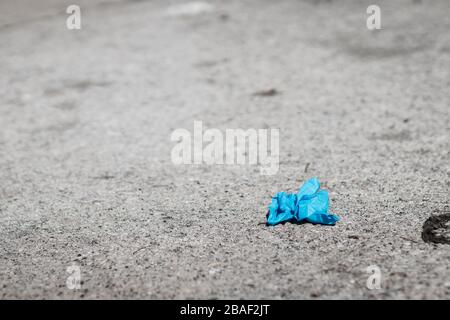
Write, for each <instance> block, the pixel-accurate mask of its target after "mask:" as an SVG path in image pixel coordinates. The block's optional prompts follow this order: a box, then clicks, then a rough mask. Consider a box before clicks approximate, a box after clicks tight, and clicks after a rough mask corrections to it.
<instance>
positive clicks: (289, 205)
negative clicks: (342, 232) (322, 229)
mask: <svg viewBox="0 0 450 320" xmlns="http://www.w3.org/2000/svg"><path fill="white" fill-rule="evenodd" d="M327 211H328V192H327V191H325V190H320V183H319V180H317V178H311V179H309V180H308V181H306V182H305V183H304V184H303V185H302V186H301V187H300V190H299V191H298V193H297V194H289V193H285V192H278V193H277V195H276V196H275V197H273V198H272V203H271V204H270V206H269V212H268V213H267V225H269V226H274V225H276V224H278V223H281V222H286V221H295V222H300V221H303V220H306V221H308V222H311V223H314V224H316V223H319V224H327V225H334V224H335V223H336V222H337V221H339V217H338V216H335V215H333V214H329V213H327Z"/></svg>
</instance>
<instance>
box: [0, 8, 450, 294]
mask: <svg viewBox="0 0 450 320" xmlns="http://www.w3.org/2000/svg"><path fill="white" fill-rule="evenodd" d="M74 2H75V3H76V4H79V5H80V6H81V9H82V29H81V30H79V31H70V30H67V29H66V27H65V23H66V17H67V14H66V13H65V8H66V7H67V5H68V4H72V3H74ZM373 2H376V3H377V4H378V5H380V7H381V10H382V27H383V29H382V30H379V31H372V32H371V31H369V30H368V29H367V28H366V17H367V14H366V8H367V6H368V5H369V4H372V3H373ZM179 3H181V2H179V1H125V0H124V1H119V0H117V1H79V0H77V1H72V0H71V1H56V0H52V1H49V0H46V1H31V0H29V1H23V0H22V1H19V0H17V1H2V2H1V3H0V235H1V236H0V297H2V298H33V299H35V298H38V299H40V298H68V299H72V298H144V299H147V298H151V299H152V298H239V299H240V298H267V299H271V298H274V299H279V298H286V299H292V298H307V299H310V298H313V299H324V298H332V299H336V298H344V299H356V298H370V299H399V298H431V299H435V298H446V299H448V298H450V247H449V246H448V245H445V244H430V243H425V242H424V241H423V240H422V238H421V232H422V225H423V223H424V221H425V220H426V219H427V218H428V217H429V216H430V215H433V214H434V215H437V214H443V213H445V212H448V211H449V170H450V167H449V158H450V157H449V156H450V154H449V152H450V143H449V140H450V139H449V137H450V133H449V129H450V128H449V102H450V101H449V100H450V99H449V98H450V94H449V92H450V75H449V72H450V32H449V30H450V2H448V1H446V0H440V1H439V0H436V1H425V0H424V1H410V0H408V1H406V0H402V1H395V2H394V1H387V0H386V1H381V0H377V1H372V0H371V1H356V0H355V1H313V0H309V1H307V0H303V1H301V0H285V1H269V0H261V1H256V0H255V1H237V0H233V1H222V2H212V4H213V10H211V11H209V12H203V13H199V14H197V15H192V16H190V15H168V14H167V12H168V10H170V9H169V8H174V7H173V6H176V5H178V4H179ZM271 88H274V89H276V90H277V92H279V94H276V95H273V96H267V97H258V96H255V95H253V93H254V92H257V91H260V90H268V89H271ZM194 120H202V121H203V122H204V124H205V125H207V126H208V127H214V128H219V129H221V130H224V129H226V128H280V130H281V136H280V152H281V156H280V171H279V172H278V174H276V175H273V176H261V175H260V174H259V171H258V168H257V167H254V166H203V165H198V166H189V165H187V166H175V165H174V164H172V162H171V158H170V151H171V149H172V147H173V146H174V143H173V142H171V141H170V134H171V132H172V131H173V130H174V129H176V128H187V129H189V130H192V126H193V121H194ZM307 164H309V165H308V168H307V172H305V167H306V166H307ZM312 176H317V177H318V178H319V179H320V180H321V181H322V182H323V185H324V188H325V189H327V190H329V191H330V198H331V212H333V213H336V214H338V215H339V216H341V218H342V220H341V221H340V222H339V223H338V224H337V225H336V226H334V227H326V226H318V225H311V224H303V225H294V224H285V225H279V226H276V227H266V226H265V225H264V222H265V214H266V210H267V205H268V204H269V202H270V198H271V196H272V195H273V194H275V193H276V192H277V191H291V192H292V191H295V190H296V189H297V188H298V186H299V185H300V184H301V183H302V182H303V181H304V180H305V179H307V178H309V177H312ZM74 264H75V265H78V266H80V271H81V289H79V290H70V289H68V288H67V287H66V279H67V277H68V276H69V274H68V272H67V268H68V267H69V266H71V265H74ZM371 265H377V266H378V267H379V268H380V270H381V274H382V282H381V289H380V290H369V289H368V288H367V287H366V280H367V278H368V277H369V275H370V274H369V273H367V272H366V268H367V267H368V266H371Z"/></svg>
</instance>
